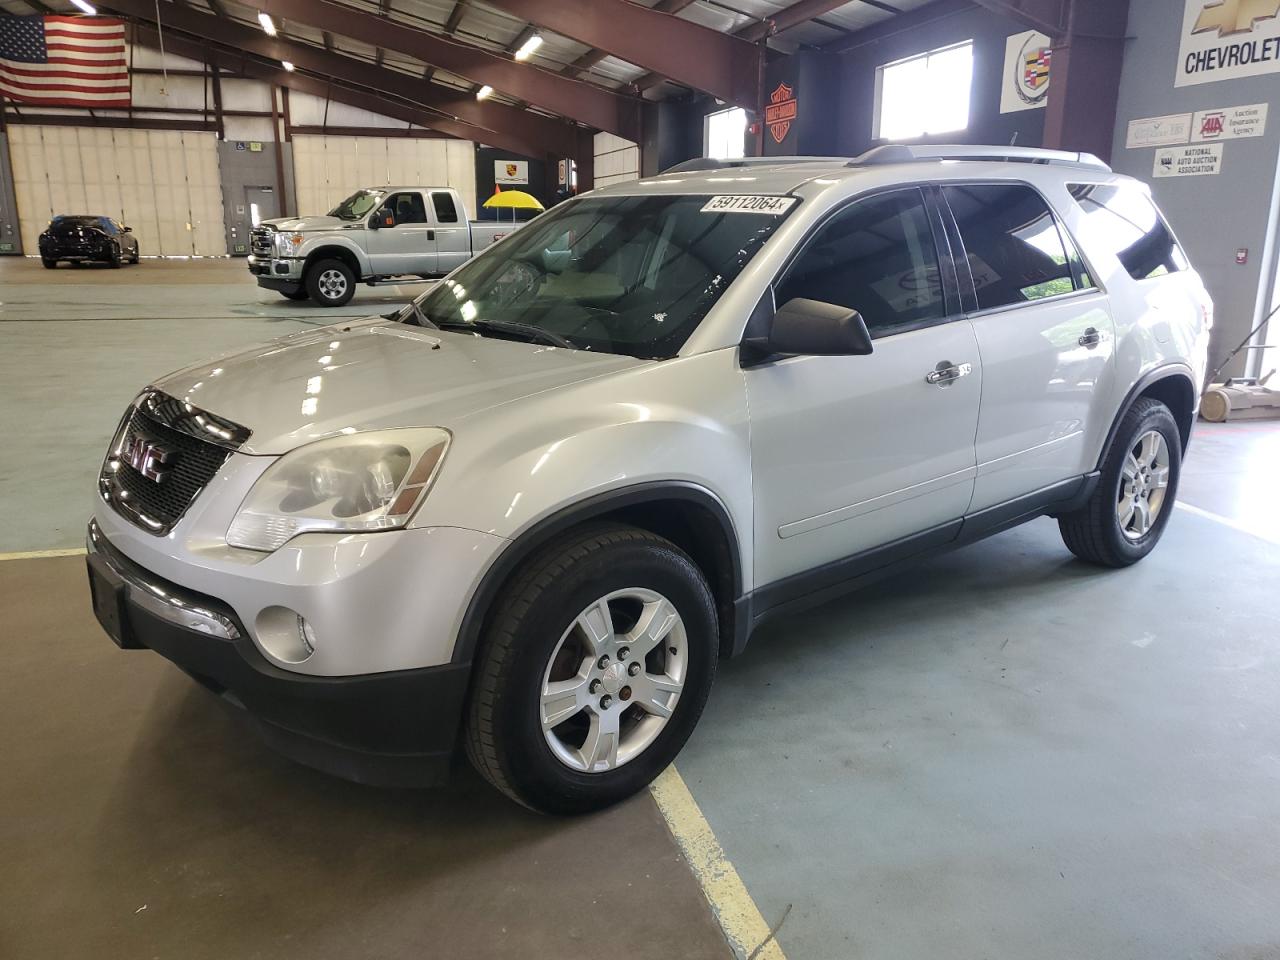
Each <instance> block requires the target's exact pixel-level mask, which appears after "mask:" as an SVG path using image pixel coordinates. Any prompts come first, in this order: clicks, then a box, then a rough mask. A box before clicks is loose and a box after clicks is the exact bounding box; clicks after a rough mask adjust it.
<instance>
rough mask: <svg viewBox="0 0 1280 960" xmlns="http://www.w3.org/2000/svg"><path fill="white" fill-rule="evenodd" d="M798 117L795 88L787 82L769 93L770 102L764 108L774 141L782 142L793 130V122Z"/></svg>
mask: <svg viewBox="0 0 1280 960" xmlns="http://www.w3.org/2000/svg"><path fill="white" fill-rule="evenodd" d="M795 118H796V96H795V90H793V89H792V88H791V87H789V86H787V85H786V84H785V83H780V84H778V89H776V90H774V91H773V93H771V94H769V102H768V103H767V104H765V108H764V122H765V125H766V126H767V127H768V128H769V133H770V135H771V136H772V137H773V142H774V143H781V142H782V141H783V140H785V139H787V134H788V133H790V132H791V123H792V121H793V120H795Z"/></svg>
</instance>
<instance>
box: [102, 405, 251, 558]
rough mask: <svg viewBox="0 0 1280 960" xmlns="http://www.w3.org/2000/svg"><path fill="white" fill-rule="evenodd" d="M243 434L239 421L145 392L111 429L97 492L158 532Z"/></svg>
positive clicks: (145, 527)
mask: <svg viewBox="0 0 1280 960" xmlns="http://www.w3.org/2000/svg"><path fill="white" fill-rule="evenodd" d="M248 438H249V431H248V430H247V429H245V428H244V427H242V426H240V425H239V424H236V423H232V422H231V421H230V420H226V419H224V418H222V417H217V416H214V415H213V414H210V413H206V412H204V411H203V410H197V409H195V408H194V407H191V406H189V405H188V404H185V403H183V402H182V401H180V400H176V399H174V398H173V397H170V396H168V395H167V394H163V393H160V392H159V391H158V390H150V391H147V392H146V393H144V394H143V395H142V396H141V397H139V398H138V400H137V401H135V402H134V405H133V406H132V407H130V408H129V410H128V412H127V413H126V414H125V416H124V419H123V420H122V421H121V423H120V427H119V429H118V430H117V431H116V437H115V440H113V441H112V444H111V450H110V452H109V453H108V454H107V459H106V460H105V461H104V462H103V464H102V472H101V474H100V475H99V478H98V492H99V494H100V495H101V496H102V499H103V500H105V501H106V502H107V503H109V504H110V505H111V506H112V508H114V509H115V511H116V512H117V513H119V514H120V515H121V516H122V517H124V518H125V519H126V520H128V521H130V522H131V523H133V524H134V525H136V526H138V527H141V528H142V529H143V530H146V531H147V532H148V533H153V534H155V535H157V536H162V535H164V534H166V533H168V532H169V531H170V530H172V529H173V527H174V525H175V524H176V523H177V522H178V521H179V520H180V519H182V517H183V515H184V514H185V513H186V512H187V509H188V508H189V507H190V506H191V504H192V503H194V502H195V500H196V497H198V496H199V495H200V492H201V491H202V490H203V489H204V488H205V487H206V486H208V484H209V481H211V480H212V479H213V478H214V476H215V475H216V474H217V472H218V470H219V469H221V467H222V465H223V464H224V463H226V462H227V459H228V458H229V457H230V456H231V454H232V453H233V452H235V450H236V449H237V448H238V447H239V446H240V445H241V444H243V443H244V441H245V440H247V439H248Z"/></svg>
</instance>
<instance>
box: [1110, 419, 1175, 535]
mask: <svg viewBox="0 0 1280 960" xmlns="http://www.w3.org/2000/svg"><path fill="white" fill-rule="evenodd" d="M1168 489H1169V444H1168V441H1166V440H1165V438H1164V434H1162V433H1160V431H1158V430H1148V431H1147V432H1146V433H1144V434H1143V435H1142V436H1140V437H1139V438H1138V439H1137V441H1136V442H1135V443H1134V445H1133V446H1132V447H1131V448H1130V449H1129V453H1128V455H1127V456H1126V457H1125V458H1124V466H1123V467H1122V468H1121V470H1120V496H1119V499H1118V500H1117V503H1116V519H1117V520H1119V522H1120V531H1121V532H1122V533H1123V534H1124V535H1125V538H1126V539H1128V540H1141V539H1142V538H1143V537H1144V536H1146V535H1147V532H1148V531H1150V529H1151V527H1152V526H1153V525H1154V524H1155V522H1156V519H1157V518H1158V517H1159V516H1160V512H1161V511H1162V510H1163V509H1164V505H1165V499H1166V494H1167V492H1168Z"/></svg>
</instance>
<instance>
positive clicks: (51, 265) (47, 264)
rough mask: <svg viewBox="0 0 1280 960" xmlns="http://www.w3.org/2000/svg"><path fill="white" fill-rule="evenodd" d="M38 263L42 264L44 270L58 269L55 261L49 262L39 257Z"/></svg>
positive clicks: (45, 258) (46, 258)
mask: <svg viewBox="0 0 1280 960" xmlns="http://www.w3.org/2000/svg"><path fill="white" fill-rule="evenodd" d="M40 262H41V263H42V264H44V268H45V269H46V270H56V269H57V268H58V261H57V260H50V259H49V258H48V257H41V258H40Z"/></svg>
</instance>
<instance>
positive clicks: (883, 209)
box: [775, 190, 946, 336]
mask: <svg viewBox="0 0 1280 960" xmlns="http://www.w3.org/2000/svg"><path fill="white" fill-rule="evenodd" d="M795 297H805V298H806V299H809V300H821V301H824V302H826V303H835V304H839V305H840V306H842V307H849V308H851V309H854V310H857V311H859V312H860V313H861V314H862V317H863V319H864V320H866V321H867V328H868V329H869V330H870V331H871V334H872V336H877V335H879V336H884V335H885V334H886V333H891V332H894V331H895V330H898V329H901V328H903V327H904V326H907V325H912V324H920V323H926V322H929V321H933V320H940V319H942V318H943V317H944V316H945V315H946V308H945V304H944V301H943V295H942V282H941V279H940V275H939V271H938V251H937V248H936V247H935V246H934V242H933V232H932V230H931V229H930V228H929V215H928V213H927V212H926V210H925V206H924V198H923V196H922V195H921V193H920V191H919V190H902V191H899V192H896V193H887V194H882V195H880V196H876V197H869V198H868V199H866V200H859V201H857V202H856V203H854V204H852V205H850V206H849V207H846V208H845V209H844V210H842V211H841V212H840V213H838V214H836V215H835V216H834V217H832V218H831V219H830V220H828V221H827V223H826V224H824V225H823V226H822V228H821V229H820V230H819V231H818V233H817V234H816V235H815V236H814V238H813V240H812V241H810V242H809V243H808V244H807V245H806V246H805V248H804V252H803V253H802V254H801V255H800V259H799V260H797V261H796V263H795V264H794V266H792V268H791V269H790V270H789V271H788V272H787V276H786V279H785V280H783V281H782V284H781V285H780V286H779V288H778V290H777V292H776V295H775V299H776V300H777V303H778V305H779V306H781V305H782V304H784V303H786V302H787V301H788V300H791V299H793V298H795Z"/></svg>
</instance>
